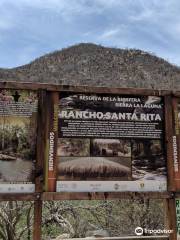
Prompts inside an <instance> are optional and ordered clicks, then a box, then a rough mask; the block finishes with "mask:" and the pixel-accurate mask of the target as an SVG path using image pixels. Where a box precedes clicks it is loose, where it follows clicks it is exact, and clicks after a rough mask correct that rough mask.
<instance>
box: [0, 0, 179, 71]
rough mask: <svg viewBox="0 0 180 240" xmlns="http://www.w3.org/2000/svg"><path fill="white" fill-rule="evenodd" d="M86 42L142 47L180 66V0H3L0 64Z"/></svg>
mask: <svg viewBox="0 0 180 240" xmlns="http://www.w3.org/2000/svg"><path fill="white" fill-rule="evenodd" d="M80 42H92V43H96V44H100V45H103V46H109V47H116V48H135V49H141V50H144V51H148V52H150V53H153V54H155V55H156V56H159V57H162V58H164V59H166V60H167V61H169V62H171V63H173V64H175V65H178V66H180V1H179V0H163V1H161V0H0V68H12V67H17V66H20V65H24V64H27V63H29V62H31V61H32V60H34V59H35V58H37V57H40V56H42V55H44V54H47V53H49V52H52V51H55V50H60V49H62V48H66V47H69V46H71V45H74V44H78V43H80Z"/></svg>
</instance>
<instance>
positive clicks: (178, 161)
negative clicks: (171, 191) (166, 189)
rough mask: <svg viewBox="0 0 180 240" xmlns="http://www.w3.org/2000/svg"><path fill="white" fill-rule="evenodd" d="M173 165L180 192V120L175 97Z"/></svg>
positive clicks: (177, 187)
mask: <svg viewBox="0 0 180 240" xmlns="http://www.w3.org/2000/svg"><path fill="white" fill-rule="evenodd" d="M172 100H173V116H172V121H173V133H172V134H173V163H174V181H175V186H176V191H179V190H180V151H179V149H180V129H179V120H178V100H179V98H176V97H173V99H172Z"/></svg>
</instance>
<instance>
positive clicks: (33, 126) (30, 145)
mask: <svg viewBox="0 0 180 240" xmlns="http://www.w3.org/2000/svg"><path fill="white" fill-rule="evenodd" d="M37 104H38V98H37V93H36V92H34V91H27V90H12V89H11V90H10V89H0V193H2V192H10V193H12V192H34V189H35V187H34V173H33V172H34V163H35V160H36V132H37Z"/></svg>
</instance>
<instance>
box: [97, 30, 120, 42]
mask: <svg viewBox="0 0 180 240" xmlns="http://www.w3.org/2000/svg"><path fill="white" fill-rule="evenodd" d="M119 32H120V30H119V29H118V28H115V29H107V30H105V31H104V32H103V33H102V34H101V35H100V36H99V37H98V38H99V40H107V39H110V38H113V37H115V36H117V35H118V34H119Z"/></svg>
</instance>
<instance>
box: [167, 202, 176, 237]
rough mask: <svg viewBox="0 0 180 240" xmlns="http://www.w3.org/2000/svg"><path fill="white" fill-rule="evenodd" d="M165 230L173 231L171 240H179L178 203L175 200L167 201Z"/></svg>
mask: <svg viewBox="0 0 180 240" xmlns="http://www.w3.org/2000/svg"><path fill="white" fill-rule="evenodd" d="M164 203H165V208H164V209H165V217H166V219H165V228H166V229H167V230H173V232H172V233H171V234H170V236H169V240H177V228H176V202H175V198H170V199H165V200H164Z"/></svg>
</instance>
